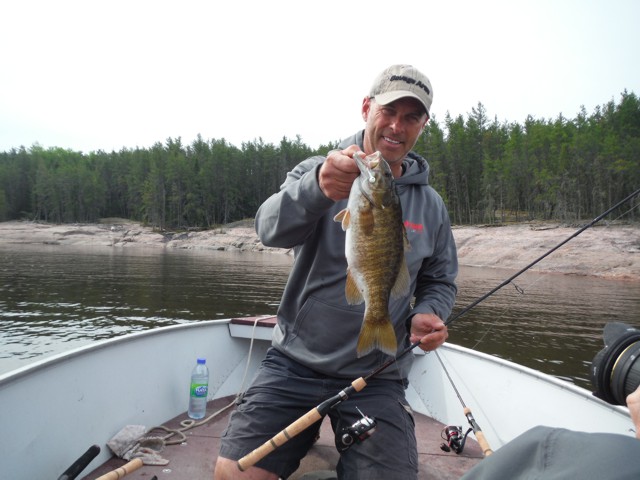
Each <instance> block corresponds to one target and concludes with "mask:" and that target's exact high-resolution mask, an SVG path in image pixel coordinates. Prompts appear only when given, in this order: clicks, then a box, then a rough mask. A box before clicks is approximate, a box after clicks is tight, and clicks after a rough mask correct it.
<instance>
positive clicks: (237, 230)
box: [0, 219, 640, 282]
mask: <svg viewBox="0 0 640 480" xmlns="http://www.w3.org/2000/svg"><path fill="white" fill-rule="evenodd" d="M578 228H579V226H573V227H569V226H563V225H559V224H550V223H548V224H547V223H545V224H542V223H520V224H514V225H506V226H463V227H454V229H453V233H454V237H455V240H456V245H457V247H458V256H459V261H460V264H461V265H466V266H475V267H485V268H487V267H488V268H506V269H514V270H519V269H521V268H524V267H525V266H526V265H528V264H529V263H531V262H532V261H534V260H535V259H537V258H538V257H540V256H541V255H543V254H544V253H546V252H547V251H548V250H550V249H551V248H553V247H555V246H556V245H558V244H559V243H560V242H562V241H564V240H566V239H567V238H569V237H571V236H572V235H573V234H575V232H576V231H577V230H578ZM8 245H60V246H93V247H110V248H136V247H144V248H182V249H203V250H220V251H254V252H272V253H281V254H282V253H284V254H287V253H290V251H287V250H283V249H275V248H269V247H265V246H264V245H262V244H261V243H260V241H259V239H258V237H257V235H256V233H255V230H254V229H253V222H252V221H251V220H245V221H241V222H236V223H232V224H229V225H225V226H223V227H220V228H215V229H212V230H203V231H186V232H158V231H156V230H154V229H152V228H150V227H145V226H143V225H140V224H138V223H134V222H129V221H125V220H120V219H104V220H103V221H102V222H101V223H99V224H49V223H40V222H28V221H9V222H0V246H4V247H6V246H8ZM532 270H535V271H538V272H549V273H562V274H573V275H590V276H597V277H603V278H611V279H621V280H630V281H639V282H640V225H638V224H602V225H596V226H594V227H592V228H589V229H587V230H585V231H584V232H583V233H581V234H580V235H579V236H577V237H575V238H573V239H572V240H571V241H570V242H568V243H567V244H565V245H564V246H562V247H561V248H560V249H558V250H557V251H556V252H554V253H553V254H551V255H550V256H549V257H547V258H545V259H544V260H542V261H541V262H540V263H539V264H537V265H536V266H535V267H533V268H532Z"/></svg>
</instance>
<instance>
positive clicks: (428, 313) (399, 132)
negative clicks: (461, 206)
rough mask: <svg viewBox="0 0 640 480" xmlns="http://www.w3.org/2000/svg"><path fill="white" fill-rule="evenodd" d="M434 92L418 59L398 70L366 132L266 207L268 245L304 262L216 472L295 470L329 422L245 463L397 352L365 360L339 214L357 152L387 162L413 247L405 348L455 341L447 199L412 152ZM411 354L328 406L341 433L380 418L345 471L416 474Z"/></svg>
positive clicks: (391, 72)
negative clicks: (243, 461) (243, 466)
mask: <svg viewBox="0 0 640 480" xmlns="http://www.w3.org/2000/svg"><path fill="white" fill-rule="evenodd" d="M432 100H433V90H432V88H431V83H430V82H429V79H428V78H427V77H426V76H425V75H423V74H422V73H421V72H419V71H418V70H417V69H415V68H413V67H412V66H409V65H394V66H392V67H389V68H388V69H386V70H385V71H383V72H382V73H381V74H380V75H379V76H378V78H377V79H376V80H375V82H374V84H373V86H372V88H371V91H370V94H369V95H367V96H366V97H365V98H364V100H363V102H362V118H363V120H364V121H365V129H364V131H362V132H359V133H357V134H356V135H354V136H352V137H351V138H349V139H347V140H345V141H343V142H342V143H341V144H340V145H339V150H336V151H332V152H330V154H329V155H328V156H327V157H326V158H325V157H312V158H309V159H307V160H305V161H303V162H301V163H300V164H299V165H297V166H296V167H295V168H294V169H293V170H292V171H291V172H289V174H288V176H287V179H286V181H285V182H284V184H283V185H282V187H281V190H280V192H278V193H276V194H275V195H273V196H271V197H270V198H269V199H267V200H266V201H265V202H264V204H263V205H262V206H261V207H260V209H259V210H258V213H257V215H256V230H257V232H258V234H259V236H260V239H261V240H262V242H263V244H264V245H269V246H274V247H282V248H294V251H295V263H294V265H293V268H292V271H291V274H290V277H289V280H288V282H287V285H286V287H285V290H284V293H283V296H282V302H281V304H280V308H279V310H278V324H277V326H276V327H275V330H274V338H273V348H271V349H270V351H269V352H268V354H267V357H266V358H265V360H264V361H263V364H262V367H261V369H260V372H259V373H258V375H257V377H256V379H255V380H254V383H253V385H252V387H251V388H250V389H249V390H248V391H247V393H246V394H245V396H244V399H243V401H242V403H241V404H240V405H239V406H238V408H237V410H236V411H235V412H234V413H233V415H232V417H231V420H230V424H229V427H228V429H227V431H226V432H225V435H224V436H223V438H222V446H221V449H220V458H219V460H218V463H217V464H216V471H215V478H216V479H217V480H224V479H242V478H251V479H271V480H275V479H277V478H278V477H281V478H287V477H288V476H289V475H290V474H291V473H293V472H294V471H295V469H296V468H297V467H298V465H299V462H300V460H301V459H302V458H303V457H304V455H305V454H306V452H307V450H308V449H309V448H310V447H311V445H312V444H313V441H314V439H315V435H316V433H317V430H318V427H319V424H320V422H317V423H316V424H315V425H314V426H313V427H311V428H309V429H307V430H305V431H304V432H302V433H300V434H299V435H297V436H295V437H293V438H291V439H290V440H289V441H288V442H286V443H285V444H284V445H282V446H281V447H279V448H278V449H276V450H275V451H274V452H272V453H271V454H269V455H268V456H266V457H265V458H264V459H263V460H262V461H260V462H258V463H257V464H256V466H255V467H251V468H249V469H247V471H245V472H240V470H239V469H238V467H237V462H236V461H237V460H238V459H240V458H241V457H243V456H244V455H246V454H248V453H249V452H251V451H252V450H254V449H255V448H256V447H258V446H260V445H262V444H263V443H264V442H265V441H267V440H269V439H270V438H271V437H273V436H274V435H276V434H277V433H278V432H280V431H281V430H282V429H283V428H285V427H286V426H288V425H289V424H291V423H292V422H293V421H294V420H296V419H297V418H299V417H300V416H302V415H304V414H305V413H307V412H308V411H309V410H310V409H312V408H313V407H315V406H317V405H318V404H320V403H321V402H322V401H323V400H325V399H327V398H329V397H331V396H333V395H335V394H336V393H337V392H339V391H340V390H342V389H343V388H345V387H346V386H348V385H349V384H350V383H351V381H352V380H354V379H356V378H358V377H360V376H364V375H367V374H369V373H371V372H372V371H373V370H374V369H375V368H376V367H378V366H380V365H381V364H382V363H383V362H385V361H386V360H388V359H389V357H388V356H387V355H385V354H383V353H381V352H380V351H377V350H374V351H373V352H372V353H369V354H366V355H364V356H362V357H360V358H359V357H358V356H357V353H356V342H357V339H358V334H359V331H360V327H361V325H362V318H363V311H364V306H363V305H358V306H352V305H349V304H348V303H347V301H346V299H345V278H346V270H347V263H346V259H345V234H344V232H343V231H342V228H341V226H340V224H339V223H336V222H335V221H334V217H335V215H336V214H337V213H338V212H340V211H341V210H342V209H343V208H344V207H345V206H346V202H347V198H348V196H349V192H350V190H351V185H352V183H353V182H354V180H355V179H356V178H357V177H358V175H359V169H358V167H357V165H356V163H355V161H354V159H353V154H354V153H355V152H364V153H365V154H367V155H369V154H371V153H374V152H375V151H379V152H380V153H381V154H382V157H383V158H384V159H385V160H386V161H387V162H388V163H389V166H390V167H391V170H392V172H393V175H394V177H395V185H396V191H397V193H398V195H399V198H400V202H401V205H402V211H403V220H404V223H405V226H407V235H408V240H409V243H410V244H411V248H410V250H409V251H408V252H406V260H407V266H408V268H409V274H410V278H411V290H410V291H411V292H412V293H413V295H414V296H415V304H414V306H413V308H412V307H411V305H410V301H411V295H409V296H407V297H405V298H401V299H392V300H391V301H390V304H389V312H390V314H391V318H392V321H393V326H394V329H395V333H396V337H397V339H398V351H401V350H402V349H404V348H406V347H407V346H408V345H409V344H410V342H416V341H418V340H421V348H422V349H424V350H434V349H435V348H437V347H439V346H440V345H442V344H443V343H444V341H445V340H446V339H447V335H448V333H447V329H446V327H445V325H444V323H443V319H446V318H447V317H448V316H449V314H450V312H451V308H452V307H453V304H454V300H455V295H456V286H455V277H456V275H457V271H458V263H457V256H456V249H455V244H454V240H453V236H452V233H451V226H450V223H449V216H448V213H447V211H446V208H445V206H444V204H443V201H442V199H441V198H440V196H439V195H438V194H437V193H436V192H435V191H434V190H433V189H432V188H431V187H430V186H429V184H428V173H429V167H428V164H427V162H426V161H425V160H424V159H423V158H421V157H419V156H418V155H416V154H415V153H413V152H411V149H412V148H413V146H414V145H415V143H416V141H417V139H418V137H419V136H420V134H421V133H422V131H423V129H424V127H425V125H426V124H427V121H428V120H429V111H430V108H431V102H432ZM411 362H412V358H411V355H406V356H404V357H403V358H401V359H399V360H398V362H397V363H396V364H394V365H393V366H391V367H389V368H388V369H387V370H385V371H383V372H382V373H381V374H380V375H379V376H376V377H374V378H372V379H371V380H370V381H369V382H368V384H367V386H366V387H365V388H364V389H363V390H361V391H360V392H358V393H356V394H354V395H353V396H352V397H351V398H349V399H348V400H346V401H344V402H342V403H341V404H340V405H339V406H338V407H337V408H335V409H334V410H332V411H331V412H330V413H329V416H330V417H331V420H332V424H333V427H334V430H335V429H336V428H338V429H339V428H341V427H344V426H350V425H353V424H354V423H355V422H357V421H358V420H359V419H360V418H361V415H360V413H359V412H358V409H359V410H360V411H362V412H363V413H364V414H366V415H367V416H370V417H373V418H375V419H376V421H377V428H376V433H375V435H372V436H371V437H370V438H369V439H367V440H366V441H364V442H362V443H360V444H357V445H355V446H352V447H351V448H349V449H347V450H346V451H344V452H343V453H342V454H341V460H340V462H339V464H338V465H337V472H338V476H339V478H341V479H360V480H361V479H385V480H394V479H402V480H407V479H412V478H416V475H417V469H418V463H417V447H416V440H415V432H414V424H413V418H412V414H411V410H410V408H409V406H408V404H407V402H406V400H405V393H404V392H405V388H406V382H407V380H406V379H407V374H408V371H409V368H410V365H411Z"/></svg>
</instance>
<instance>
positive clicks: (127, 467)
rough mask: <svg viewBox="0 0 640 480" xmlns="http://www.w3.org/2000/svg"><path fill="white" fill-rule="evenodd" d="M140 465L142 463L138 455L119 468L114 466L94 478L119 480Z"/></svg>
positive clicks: (97, 479)
mask: <svg viewBox="0 0 640 480" xmlns="http://www.w3.org/2000/svg"><path fill="white" fill-rule="evenodd" d="M142 465H143V463H142V459H141V458H140V457H138V458H134V459H133V460H131V461H130V462H129V463H126V464H124V465H123V466H121V467H120V468H116V469H115V470H112V471H110V472H109V473H105V474H104V475H102V476H100V477H98V478H96V480H119V479H121V478H122V477H124V476H125V475H128V474H129V473H131V472H133V471H135V470H137V469H139V468H140V467H141V466H142Z"/></svg>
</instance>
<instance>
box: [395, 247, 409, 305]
mask: <svg viewBox="0 0 640 480" xmlns="http://www.w3.org/2000/svg"><path fill="white" fill-rule="evenodd" d="M410 287H411V277H410V276H409V268H408V267H407V259H406V257H405V256H404V255H403V256H402V264H401V265H400V271H399V272H398V276H397V278H396V283H394V284H393V288H392V289H391V297H392V298H403V297H406V296H407V295H409V288H410Z"/></svg>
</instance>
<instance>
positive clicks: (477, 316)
mask: <svg viewBox="0 0 640 480" xmlns="http://www.w3.org/2000/svg"><path fill="white" fill-rule="evenodd" d="M291 263H292V258H291V257H290V256H287V255H277V254H268V253H248V252H242V253H231V252H217V251H185V250H166V251H165V250H158V249H148V250H143V249H108V248H104V247H96V248H78V247H60V246H48V247H47V246H20V247H16V246H11V247H8V246H2V247H0V373H1V372H5V371H8V370H10V369H12V368H16V367H18V366H21V365H23V364H24V363H25V362H27V361H32V360H33V359H34V358H41V357H42V356H43V355H50V354H53V353H58V352H61V351H64V350H68V349H70V348H72V347H76V346H79V345H82V344H86V343H89V342H92V341H95V340H97V339H102V338H110V337H113V336H116V335H122V334H125V333H129V332H132V331H137V330H143V329H148V328H153V327H157V326H163V325H171V324H176V323H181V322H193V321H199V320H211V319H216V318H227V317H233V316H247V315H262V314H272V313H275V312H276V309H277V306H278V303H279V301H280V296H281V294H282V289H283V287H284V284H285V282H286V279H287V276H288V273H289V269H290V267H291ZM512 274H513V272H512V271H507V270H499V269H482V268H471V267H466V268H462V269H461V272H460V277H459V282H458V283H459V295H458V300H457V306H456V310H455V311H454V313H457V312H459V311H460V310H461V309H462V308H464V307H466V306H467V305H469V304H471V303H472V302H473V301H475V300H476V299H477V298H479V297H481V296H482V295H484V294H485V293H486V292H488V291H489V290H491V288H493V287H495V286H497V285H499V284H500V283H501V282H502V281H503V280H504V279H506V278H508V277H509V276H511V275H512ZM515 283H516V285H517V288H516V287H515V286H514V285H508V286H506V287H504V288H503V289H501V290H500V291H499V292H497V293H496V294H495V295H493V296H491V297H490V298H489V299H487V300H486V301H484V302H482V303H481V304H480V305H478V306H477V307H475V308H474V309H472V310H471V311H470V312H469V313H467V314H466V315H464V316H462V317H461V318H459V319H458V320H456V321H455V322H454V323H453V324H452V325H451V326H450V337H449V340H450V341H451V342H453V343H457V344H460V345H463V346H466V347H470V348H475V349H477V350H480V351H483V352H486V353H490V354H494V355H498V356H500V357H502V358H506V359H508V360H513V361H515V362H518V363H520V364H523V365H526V366H529V367H532V368H535V369H538V370H541V371H544V372H546V373H550V374H553V375H556V376H558V377H561V378H565V379H567V380H569V381H573V382H575V383H577V384H579V385H581V386H583V387H586V388H590V382H589V378H588V372H589V370H588V366H589V364H590V362H591V360H592V358H593V356H594V355H595V353H596V352H597V351H599V350H600V349H601V348H602V328H603V327H604V324H605V323H606V322H608V321H612V320H617V321H623V322H627V323H630V324H633V325H635V326H640V295H639V294H640V284H639V283H637V282H635V283H634V282H624V281H612V280H600V279H596V278H590V277H577V276H568V275H557V274H537V273H532V272H527V273H525V274H524V275H522V276H520V277H519V278H518V279H516V280H515Z"/></svg>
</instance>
